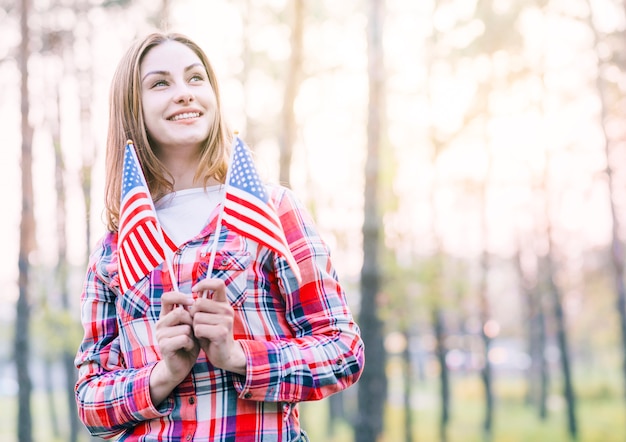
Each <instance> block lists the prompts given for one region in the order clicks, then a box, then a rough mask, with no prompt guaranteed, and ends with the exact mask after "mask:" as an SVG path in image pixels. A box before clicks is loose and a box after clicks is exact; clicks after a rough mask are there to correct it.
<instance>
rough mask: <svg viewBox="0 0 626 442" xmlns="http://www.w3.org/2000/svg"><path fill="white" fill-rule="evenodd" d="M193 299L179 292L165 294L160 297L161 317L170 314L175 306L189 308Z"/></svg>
mask: <svg viewBox="0 0 626 442" xmlns="http://www.w3.org/2000/svg"><path fill="white" fill-rule="evenodd" d="M192 303H193V299H191V297H190V296H189V295H185V294H184V293H180V292H165V293H163V295H162V296H161V316H164V315H167V314H168V313H170V312H172V311H173V310H174V309H175V308H176V307H177V306H179V305H182V306H185V307H187V306H189V305H191V304H192Z"/></svg>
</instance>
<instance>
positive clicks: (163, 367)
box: [150, 360, 184, 406]
mask: <svg viewBox="0 0 626 442" xmlns="http://www.w3.org/2000/svg"><path fill="white" fill-rule="evenodd" d="M179 377H180V376H176V374H175V373H172V372H171V371H170V370H169V368H168V367H167V364H166V363H165V361H163V360H161V361H159V362H157V363H156V364H155V366H154V367H153V368H152V372H151V373H150V398H151V399H152V403H153V404H154V405H155V406H158V405H159V404H160V403H161V402H163V401H164V400H165V399H166V398H167V397H168V396H169V395H170V393H172V391H173V390H174V389H175V388H176V387H177V386H178V384H180V383H181V382H182V381H183V379H184V378H182V379H179Z"/></svg>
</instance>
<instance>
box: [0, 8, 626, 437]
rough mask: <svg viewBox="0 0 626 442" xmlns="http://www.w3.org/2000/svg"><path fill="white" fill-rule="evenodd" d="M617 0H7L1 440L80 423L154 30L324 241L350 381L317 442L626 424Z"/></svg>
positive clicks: (1, 50)
mask: <svg viewBox="0 0 626 442" xmlns="http://www.w3.org/2000/svg"><path fill="white" fill-rule="evenodd" d="M625 11H626V2H624V1H621V0H419V1H414V0H413V1H412V0H342V1H340V2H338V1H331V0H320V1H316V2H305V1H304V0H263V1H255V2H253V1H251V0H233V1H223V0H208V1H205V0H178V1H176V0H161V1H152V0H18V1H14V0H0V80H1V81H0V84H1V86H2V92H1V93H0V121H1V122H2V123H1V128H2V140H3V146H2V155H3V160H2V161H0V180H1V183H2V189H3V190H4V192H3V199H4V209H3V215H2V217H1V220H0V231H1V232H2V233H1V234H2V244H3V246H4V251H3V253H2V257H1V258H0V259H1V260H2V261H1V262H0V264H1V265H0V283H1V284H2V287H3V289H2V291H1V293H0V410H2V413H1V414H0V439H2V440H3V441H4V440H7V441H10V440H17V441H19V442H31V441H43V442H48V441H72V442H74V441H87V440H92V439H90V438H89V437H88V436H87V434H86V433H85V431H84V429H83V428H82V426H81V425H80V424H79V423H78V422H77V419H76V413H75V410H74V408H73V407H74V405H73V392H72V386H73V381H74V377H75V371H74V368H73V363H72V360H73V357H74V354H75V351H76V348H77V345H78V343H79V342H80V339H81V333H82V332H81V327H80V324H79V305H78V303H79V296H80V291H81V284H82V279H83V276H84V272H85V266H86V259H87V256H88V253H89V251H90V248H91V247H93V245H94V243H95V242H96V241H97V239H98V237H99V236H100V235H101V234H102V232H103V231H104V226H103V222H102V209H103V201H102V195H103V188H102V187H103V173H104V170H103V156H104V155H103V153H104V143H105V138H106V124H107V101H108V87H109V82H110V80H111V77H112V73H113V69H114V68H115V66H116V64H117V62H118V60H119V58H120V57H121V54H122V53H123V51H124V50H125V48H126V47H127V46H128V45H129V43H130V42H131V41H132V40H133V39H135V38H136V37H139V36H143V35H145V34H146V33H148V32H150V31H151V30H153V29H167V30H173V31H181V32H183V33H186V34H188V35H189V36H191V37H192V38H193V39H195V40H196V41H198V42H199V43H200V44H201V46H202V47H203V48H205V49H206V51H207V53H208V54H209V57H210V58H211V60H212V61H213V63H214V65H215V67H216V69H217V72H218V74H219V77H220V78H221V80H222V86H223V89H222V93H223V101H224V103H225V112H226V114H227V117H228V119H229V120H230V121H231V122H232V126H233V128H234V129H237V130H238V131H239V132H240V133H241V134H242V136H243V137H244V138H245V139H246V141H247V143H248V144H249V145H250V146H251V147H252V149H253V150H254V151H255V156H256V159H257V163H258V166H259V168H260V169H261V170H262V171H263V173H264V175H265V176H266V177H267V179H268V180H270V181H280V182H282V183H285V184H288V185H290V186H291V187H292V188H293V189H294V190H295V191H296V193H297V194H298V195H299V196H300V197H301V199H302V200H303V201H304V202H305V203H306V204H307V206H308V207H309V208H310V209H311V211H312V213H313V214H314V216H315V218H316V220H317V222H318V225H319V227H320V230H321V231H322V234H323V236H324V237H325V238H326V239H327V241H328V243H329V246H330V247H331V249H332V252H333V256H334V262H335V264H336V267H337V269H338V272H339V274H340V277H341V279H342V281H343V282H344V285H345V287H346V291H347V294H348V299H349V302H350V304H351V306H352V308H353V310H354V312H355V314H356V316H357V318H358V321H359V324H360V325H361V328H362V330H363V336H364V339H365V342H366V347H367V350H366V351H367V353H366V357H367V364H366V370H365V372H364V374H363V377H362V379H361V380H360V382H359V383H358V386H357V387H355V388H353V389H350V390H348V391H346V392H344V393H341V394H339V395H336V396H333V397H331V398H329V399H325V400H323V401H320V402H316V403H306V404H302V408H301V410H302V420H303V424H304V427H305V428H306V429H307V430H309V433H310V434H311V436H312V440H314V441H320V440H324V441H342V442H343V441H352V440H354V441H360V442H366V441H372V442H373V441H385V442H396V441H401V440H404V441H418V440H419V441H464V442H465V441H491V440H493V441H567V440H581V441H603V442H606V441H624V440H626V403H625V400H626V381H625V379H626V359H625V352H626V302H625V299H626V295H625V289H624V247H623V242H624V239H625V234H626V232H625V231H624V230H625V225H626V212H625V211H626V195H625V193H624V190H625V184H626V144H625V141H626V125H625V124H624V121H625V120H626V102H625V101H624V98H623V94H624V90H626V75H625V74H624V67H625V64H626V12H625Z"/></svg>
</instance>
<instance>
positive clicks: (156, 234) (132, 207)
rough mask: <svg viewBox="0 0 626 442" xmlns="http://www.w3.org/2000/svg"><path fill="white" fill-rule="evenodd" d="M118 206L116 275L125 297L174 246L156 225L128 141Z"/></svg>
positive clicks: (136, 160)
mask: <svg viewBox="0 0 626 442" xmlns="http://www.w3.org/2000/svg"><path fill="white" fill-rule="evenodd" d="M122 179H123V181H122V203H121V205H120V221H119V233H118V263H119V264H118V272H119V278H120V288H121V290H122V293H125V292H126V291H127V290H128V289H129V288H131V287H132V286H133V285H135V284H136V283H137V281H139V280H140V279H142V278H143V277H144V276H146V275H147V274H148V273H150V272H151V271H152V270H154V268H155V267H156V266H158V265H159V264H161V263H162V262H163V261H164V260H165V247H167V248H169V249H170V250H176V245H175V244H174V243H173V242H172V241H171V240H169V239H167V237H165V236H164V235H163V233H162V232H161V230H160V227H159V225H158V220H157V217H156V212H155V210H154V205H153V203H152V197H151V196H150V191H149V190H148V186H147V185H146V182H145V179H144V177H143V174H142V173H141V169H140V166H139V160H138V159H137V154H136V153H135V147H134V145H133V143H132V142H131V141H129V142H128V143H127V144H126V148H125V150H124V167H123V173H122Z"/></svg>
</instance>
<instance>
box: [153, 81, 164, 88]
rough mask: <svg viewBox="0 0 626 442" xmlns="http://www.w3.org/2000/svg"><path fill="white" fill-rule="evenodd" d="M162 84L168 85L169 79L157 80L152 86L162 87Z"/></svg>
mask: <svg viewBox="0 0 626 442" xmlns="http://www.w3.org/2000/svg"><path fill="white" fill-rule="evenodd" d="M160 86H167V81H165V80H157V81H155V82H154V83H153V84H152V87H160Z"/></svg>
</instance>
